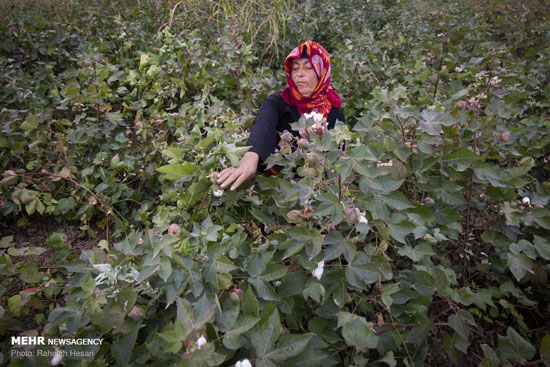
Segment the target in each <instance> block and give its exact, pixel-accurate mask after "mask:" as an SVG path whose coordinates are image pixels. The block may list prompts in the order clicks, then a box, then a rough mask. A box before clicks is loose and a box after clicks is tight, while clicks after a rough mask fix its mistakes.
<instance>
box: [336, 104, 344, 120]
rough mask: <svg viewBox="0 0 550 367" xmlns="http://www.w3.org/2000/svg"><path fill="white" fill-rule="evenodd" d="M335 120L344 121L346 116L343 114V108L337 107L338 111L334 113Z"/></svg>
mask: <svg viewBox="0 0 550 367" xmlns="http://www.w3.org/2000/svg"><path fill="white" fill-rule="evenodd" d="M336 120H338V121H342V122H344V123H345V122H346V116H344V109H343V108H341V107H340V108H338V113H337V114H336Z"/></svg>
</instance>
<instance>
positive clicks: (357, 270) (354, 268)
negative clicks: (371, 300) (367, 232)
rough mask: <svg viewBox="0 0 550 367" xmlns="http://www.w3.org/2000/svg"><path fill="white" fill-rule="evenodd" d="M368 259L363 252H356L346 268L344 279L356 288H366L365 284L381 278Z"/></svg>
mask: <svg viewBox="0 0 550 367" xmlns="http://www.w3.org/2000/svg"><path fill="white" fill-rule="evenodd" d="M369 263H370V260H369V258H368V256H367V254H365V253H364V252H358V253H357V255H356V257H355V259H353V261H352V262H351V264H349V266H348V267H347V268H346V280H347V281H348V283H349V284H350V285H352V286H354V287H356V288H359V289H363V290H367V284H371V283H374V282H376V281H378V280H380V279H381V277H382V274H380V273H379V272H378V271H377V270H376V269H375V268H373V267H372V266H371V265H370V264H369Z"/></svg>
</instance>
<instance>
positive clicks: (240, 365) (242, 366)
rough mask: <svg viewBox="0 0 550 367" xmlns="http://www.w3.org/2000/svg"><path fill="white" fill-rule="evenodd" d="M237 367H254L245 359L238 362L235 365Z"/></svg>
mask: <svg viewBox="0 0 550 367" xmlns="http://www.w3.org/2000/svg"><path fill="white" fill-rule="evenodd" d="M235 367H252V364H251V363H250V361H249V360H248V359H246V358H245V359H243V360H242V361H238V362H237V363H235Z"/></svg>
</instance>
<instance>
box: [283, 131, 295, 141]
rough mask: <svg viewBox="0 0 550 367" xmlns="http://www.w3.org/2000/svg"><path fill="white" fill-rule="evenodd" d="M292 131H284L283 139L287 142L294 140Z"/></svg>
mask: <svg viewBox="0 0 550 367" xmlns="http://www.w3.org/2000/svg"><path fill="white" fill-rule="evenodd" d="M292 138H293V136H292V133H290V132H289V131H288V130H285V131H283V134H282V135H281V140H282V141H285V142H287V143H290V142H291V141H292Z"/></svg>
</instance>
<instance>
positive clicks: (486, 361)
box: [480, 344, 502, 367]
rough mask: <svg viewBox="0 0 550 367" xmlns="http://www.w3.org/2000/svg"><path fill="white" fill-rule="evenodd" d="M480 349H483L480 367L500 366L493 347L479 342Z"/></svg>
mask: <svg viewBox="0 0 550 367" xmlns="http://www.w3.org/2000/svg"><path fill="white" fill-rule="evenodd" d="M481 350H483V360H482V361H481V363H480V365H481V367H500V366H502V362H501V360H500V358H499V357H498V354H497V353H496V352H495V351H494V349H493V348H491V347H490V346H488V345H487V344H481Z"/></svg>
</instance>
